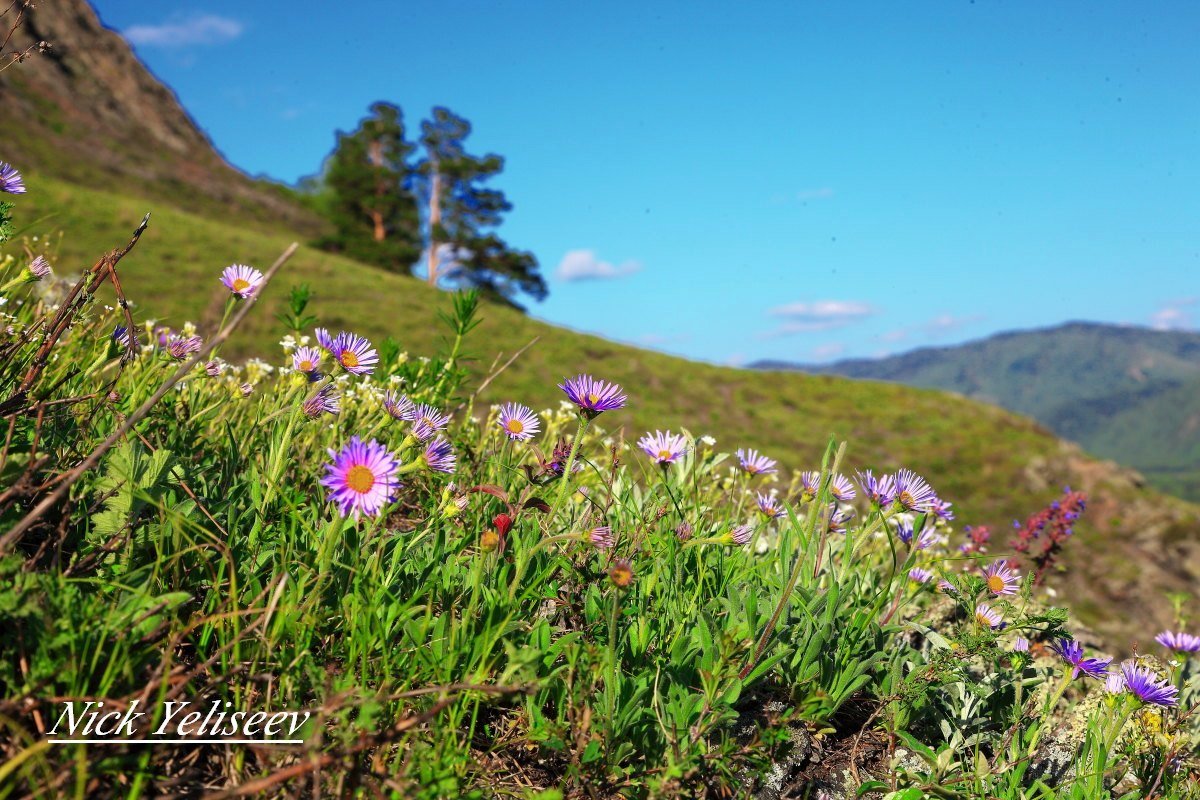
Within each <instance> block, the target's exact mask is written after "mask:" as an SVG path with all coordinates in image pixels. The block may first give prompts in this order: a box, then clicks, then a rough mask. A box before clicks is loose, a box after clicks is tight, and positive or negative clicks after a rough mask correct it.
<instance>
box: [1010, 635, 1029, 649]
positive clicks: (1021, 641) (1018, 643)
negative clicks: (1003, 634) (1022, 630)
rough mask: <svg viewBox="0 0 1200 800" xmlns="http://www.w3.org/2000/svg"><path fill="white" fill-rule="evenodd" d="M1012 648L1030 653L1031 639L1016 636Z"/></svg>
mask: <svg viewBox="0 0 1200 800" xmlns="http://www.w3.org/2000/svg"><path fill="white" fill-rule="evenodd" d="M1011 649H1012V651H1013V652H1014V653H1028V652H1029V640H1028V639H1026V638H1025V637H1024V636H1018V637H1017V638H1016V640H1015V641H1014V642H1013V643H1012V648H1011Z"/></svg>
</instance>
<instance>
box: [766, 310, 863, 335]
mask: <svg viewBox="0 0 1200 800" xmlns="http://www.w3.org/2000/svg"><path fill="white" fill-rule="evenodd" d="M767 313H768V314H770V315H771V316H772V317H780V318H782V319H783V320H784V322H781V323H780V324H779V325H778V326H776V327H775V328H773V329H772V330H769V331H767V332H765V333H762V334H760V336H759V338H762V339H775V338H778V337H780V336H791V335H792V334H796V333H813V332H816V331H828V330H833V329H834V328H843V327H845V326H846V325H849V324H851V323H853V322H858V321H859V320H862V319H865V318H867V317H869V316H872V315H874V314H875V313H877V312H876V309H875V307H874V306H872V305H871V304H870V303H863V302H859V301H857V300H817V301H814V302H811V303H808V302H799V303H788V304H786V305H782V306H776V307H775V308H772V309H771V310H770V311H768V312H767Z"/></svg>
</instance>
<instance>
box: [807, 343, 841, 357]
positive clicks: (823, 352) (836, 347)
mask: <svg viewBox="0 0 1200 800" xmlns="http://www.w3.org/2000/svg"><path fill="white" fill-rule="evenodd" d="M844 352H846V345H844V344H842V343H841V342H826V343H825V344H819V345H817V346H816V347H814V348H813V349H812V354H813V358H833V357H835V356H840V355H841V354H842V353H844Z"/></svg>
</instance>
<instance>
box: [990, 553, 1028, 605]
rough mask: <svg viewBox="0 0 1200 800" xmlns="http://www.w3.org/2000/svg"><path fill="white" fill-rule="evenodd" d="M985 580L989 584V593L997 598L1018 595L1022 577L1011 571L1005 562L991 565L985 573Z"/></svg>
mask: <svg viewBox="0 0 1200 800" xmlns="http://www.w3.org/2000/svg"><path fill="white" fill-rule="evenodd" d="M983 579H984V580H985V581H986V582H987V589H988V591H989V592H991V593H992V595H993V596H995V597H999V596H1000V595H1006V594H1016V593H1017V587H1018V586H1019V585H1020V583H1021V576H1020V575H1018V574H1017V573H1016V572H1015V571H1014V570H1012V569H1009V567H1008V564H1006V563H1005V562H1004V561H996V562H993V563H991V564H989V565H988V566H987V568H986V569H984V571H983Z"/></svg>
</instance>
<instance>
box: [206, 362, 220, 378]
mask: <svg viewBox="0 0 1200 800" xmlns="http://www.w3.org/2000/svg"><path fill="white" fill-rule="evenodd" d="M204 371H205V372H206V373H208V377H210V378H219V377H221V372H223V371H224V367H222V366H221V362H220V361H216V360H213V361H209V362H208V363H207V364H205V365H204Z"/></svg>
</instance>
